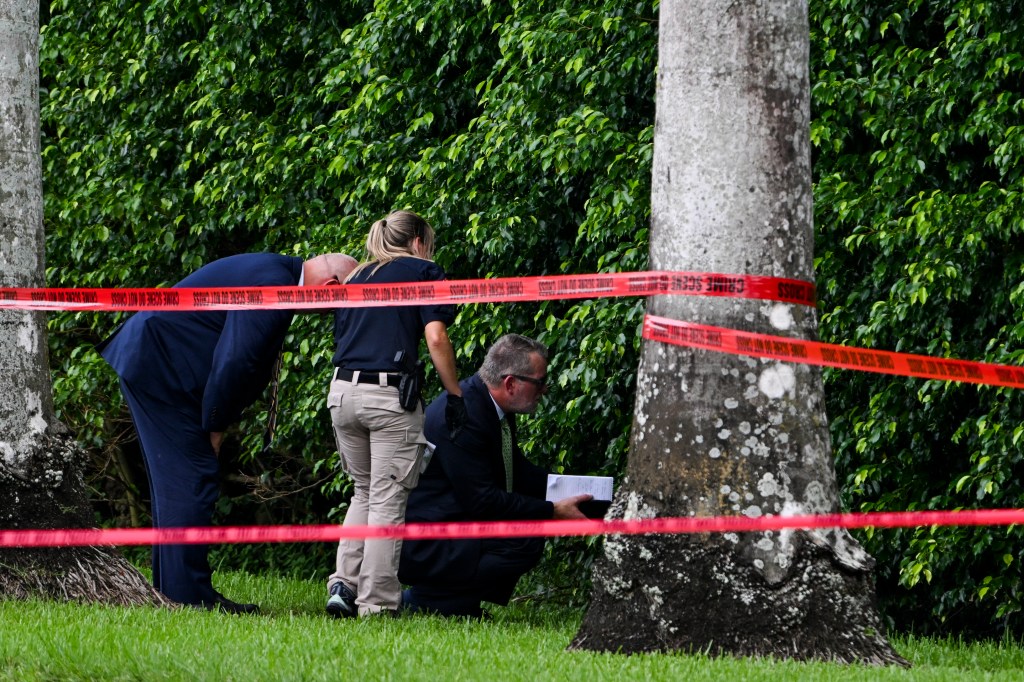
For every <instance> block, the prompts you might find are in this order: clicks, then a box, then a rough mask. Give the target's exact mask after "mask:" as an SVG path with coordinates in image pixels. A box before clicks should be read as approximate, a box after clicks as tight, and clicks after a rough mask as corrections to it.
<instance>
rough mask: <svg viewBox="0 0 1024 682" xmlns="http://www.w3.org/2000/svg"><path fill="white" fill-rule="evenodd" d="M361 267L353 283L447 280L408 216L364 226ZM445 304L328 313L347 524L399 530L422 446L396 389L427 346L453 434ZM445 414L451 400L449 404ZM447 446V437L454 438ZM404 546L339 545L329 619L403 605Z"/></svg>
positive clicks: (459, 418)
mask: <svg viewBox="0 0 1024 682" xmlns="http://www.w3.org/2000/svg"><path fill="white" fill-rule="evenodd" d="M366 250H367V253H368V254H369V256H370V260H369V261H368V262H365V263H362V264H361V265H360V266H359V267H357V268H356V269H355V270H354V271H353V272H352V274H351V275H350V276H349V277H348V279H347V280H346V281H347V283H351V284H386V283H395V282H426V281H437V280H443V279H444V278H445V273H444V271H443V270H442V269H441V267H440V266H438V265H437V264H436V263H434V261H433V260H431V259H432V258H433V255H434V230H433V228H431V226H430V225H429V224H428V223H427V221H426V220H424V219H423V218H421V217H420V216H418V215H416V214H415V213H412V212H411V211H395V212H394V213H391V214H390V215H388V216H387V217H386V218H383V219H382V220H378V221H377V222H375V223H374V224H373V225H372V226H371V227H370V233H369V236H368V237H367V239H366ZM454 319H455V308H454V306H452V305H413V306H397V307H390V306H389V307H378V308H339V309H338V310H336V311H335V318H334V340H335V345H336V348H335V353H334V365H335V368H336V369H335V371H334V376H333V379H332V381H331V386H330V391H329V393H328V399H327V405H328V407H329V408H330V411H331V422H332V424H333V426H334V434H335V438H336V440H337V444H338V452H339V453H340V455H341V463H342V468H343V469H344V470H345V473H347V474H348V475H349V476H351V477H352V480H353V482H354V484H355V494H354V495H353V497H352V500H351V502H350V504H349V509H348V513H347V514H346V515H345V521H344V525H346V526H349V525H355V526H361V525H371V526H391V525H398V524H401V523H404V520H405V507H406V502H407V500H408V498H409V491H410V490H411V489H412V488H413V487H415V486H416V482H417V480H418V479H419V474H420V464H421V460H422V457H423V449H424V445H425V444H426V439H425V438H424V437H423V406H422V401H421V400H419V397H418V396H413V399H412V400H406V401H405V407H403V405H402V401H400V396H399V386H400V384H401V382H402V375H403V374H407V375H408V374H410V373H412V374H413V375H415V373H416V372H415V370H414V369H413V367H414V365H415V363H416V361H417V359H418V358H419V346H420V339H425V340H426V344H427V350H428V351H429V354H430V359H431V361H432V362H433V364H434V369H435V370H436V371H437V375H438V377H439V378H440V380H441V383H442V385H443V386H444V388H445V390H447V391H448V393H449V396H455V398H456V400H455V404H454V406H453V407H452V408H451V409H450V410H449V411H448V413H447V414H446V417H447V422H448V427H449V429H450V430H451V431H452V433H454V434H457V433H458V432H459V431H460V430H461V427H462V426H464V425H465V421H466V411H465V405H464V404H463V403H462V398H461V396H462V389H461V388H460V387H459V378H458V375H457V372H456V368H455V352H454V351H453V350H452V345H451V341H450V340H449V339H448V325H450V324H451V323H452V322H453V321H454ZM448 401H449V405H451V404H452V399H451V397H449V399H448ZM453 437H454V436H453ZM400 552H401V541H396V540H387V539H367V540H365V541H364V540H342V541H341V542H340V543H339V544H338V556H337V567H336V570H335V572H334V573H333V574H332V575H331V576H330V577H329V578H328V581H327V590H328V594H329V599H328V601H327V612H328V613H329V614H331V615H332V616H335V617H355V616H357V615H358V616H369V615H374V614H378V613H397V611H398V609H399V607H400V606H401V599H402V597H401V585H400V584H399V582H398V576H397V572H398V557H399V554H400Z"/></svg>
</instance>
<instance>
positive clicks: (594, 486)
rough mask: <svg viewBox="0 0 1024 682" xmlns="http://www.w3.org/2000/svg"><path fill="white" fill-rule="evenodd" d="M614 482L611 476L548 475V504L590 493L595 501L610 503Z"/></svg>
mask: <svg viewBox="0 0 1024 682" xmlns="http://www.w3.org/2000/svg"><path fill="white" fill-rule="evenodd" d="M614 482H615V479H613V478H612V477H611V476H565V475H562V474H548V492H547V497H545V498H544V499H546V500H547V501H548V502H558V501H559V500H564V499H565V498H567V497H572V496H573V495H583V494H585V493H590V494H591V495H593V496H594V499H595V500H606V501H609V502H610V501H611V499H612V484H613V483H614Z"/></svg>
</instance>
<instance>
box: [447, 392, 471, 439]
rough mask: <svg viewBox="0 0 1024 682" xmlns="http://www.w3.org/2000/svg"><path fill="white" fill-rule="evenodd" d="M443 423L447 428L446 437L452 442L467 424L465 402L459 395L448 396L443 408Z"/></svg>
mask: <svg viewBox="0 0 1024 682" xmlns="http://www.w3.org/2000/svg"><path fill="white" fill-rule="evenodd" d="M444 423H445V426H447V427H448V437H449V438H451V439H452V440H455V437H456V436H458V435H459V433H461V432H462V429H463V428H464V427H465V426H466V424H468V423H469V413H468V412H466V402H465V401H464V400H463V399H462V396H461V395H452V394H451V393H449V394H448V404H447V405H445V407H444Z"/></svg>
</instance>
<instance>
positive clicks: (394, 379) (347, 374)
mask: <svg viewBox="0 0 1024 682" xmlns="http://www.w3.org/2000/svg"><path fill="white" fill-rule="evenodd" d="M356 372H359V379H358V380H357V381H356V382H355V383H357V384H374V385H376V386H380V385H381V383H380V378H381V376H383V377H384V383H386V384H387V385H388V386H391V387H393V388H398V384H399V383H400V382H401V381H402V377H401V376H399V375H397V374H387V373H384V372H364V371H363V370H351V369H342V368H341V367H339V368H337V369H336V370H334V378H335V380H340V381H352V377H354V376H355V375H356Z"/></svg>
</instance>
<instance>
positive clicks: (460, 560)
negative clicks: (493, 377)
mask: <svg viewBox="0 0 1024 682" xmlns="http://www.w3.org/2000/svg"><path fill="white" fill-rule="evenodd" d="M460 386H461V387H462V397H463V400H464V401H465V404H466V411H467V412H468V414H469V423H468V424H467V425H466V427H465V428H464V429H463V430H462V432H461V433H460V434H459V435H458V437H457V438H456V439H455V440H454V441H453V440H452V439H451V438H449V437H448V428H447V426H446V425H445V420H444V411H445V406H446V405H447V404H448V394H447V393H442V394H441V395H440V396H439V397H438V398H437V399H436V400H434V401H433V402H432V403H430V406H429V407H427V412H426V417H425V423H424V429H423V432H424V435H425V436H426V438H427V440H428V441H430V442H431V443H433V444H434V446H435V448H436V449H435V450H434V456H433V458H432V459H431V460H430V464H429V466H427V469H426V471H424V472H423V474H422V475H421V476H420V480H419V483H418V484H417V486H416V487H415V488H414V489H413V490H412V491H411V493H410V494H409V503H408V507H407V509H406V514H405V519H406V521H407V522H409V523H421V522H439V521H495V520H499V519H550V518H552V516H553V514H554V505H552V503H551V502H547V501H545V499H544V497H545V491H546V489H547V471H546V470H544V469H542V468H541V467H539V466H537V465H535V464H533V463H532V462H530V461H529V460H528V459H526V457H525V456H524V455H523V453H522V451H521V450H520V449H519V447H518V446H514V447H513V460H512V474H513V476H512V480H513V484H512V492H511V493H509V492H506V490H505V464H504V460H503V459H502V455H501V423H500V421H499V420H498V412H497V409H496V408H495V405H494V401H493V400H491V396H490V393H488V391H487V386H486V385H484V382H483V381H482V380H481V379H480V377H479V375H477V374H474V375H473V376H471V377H469V378H468V379H464V380H463V381H462V382H461V383H460ZM509 416H511V415H509ZM511 425H512V427H513V429H514V422H512V423H511ZM514 434H515V432H514V431H513V442H514ZM480 547H481V541H480V540H415V541H411V540H406V541H404V542H403V543H402V560H401V565H400V568H399V578H400V579H401V580H402V581H403V582H406V583H408V584H417V583H421V582H431V581H437V580H441V581H443V582H450V581H453V580H455V581H458V580H463V579H469V578H472V577H473V576H474V575H475V573H476V567H477V565H478V563H479V558H480Z"/></svg>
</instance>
